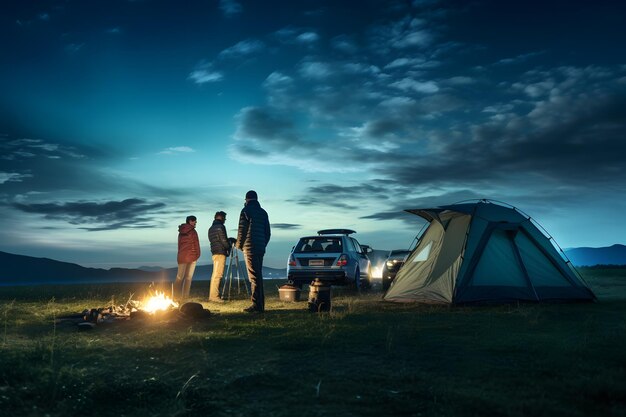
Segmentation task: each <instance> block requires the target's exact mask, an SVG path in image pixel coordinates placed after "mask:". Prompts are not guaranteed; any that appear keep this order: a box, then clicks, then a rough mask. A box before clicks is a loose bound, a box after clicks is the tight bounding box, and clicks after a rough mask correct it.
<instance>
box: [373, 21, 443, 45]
mask: <svg viewBox="0 0 626 417" xmlns="http://www.w3.org/2000/svg"><path fill="white" fill-rule="evenodd" d="M432 27H433V22H428V21H426V20H424V19H422V18H419V17H412V16H406V17H404V18H402V19H400V20H397V21H395V22H392V23H390V24H387V25H382V26H377V27H374V28H372V29H371V30H370V39H371V40H370V47H371V49H373V50H374V51H376V52H378V53H383V54H386V53H389V52H391V51H392V50H394V49H395V50H420V49H425V48H427V47H429V46H431V45H432V44H433V42H434V39H435V35H434V33H433V30H432Z"/></svg>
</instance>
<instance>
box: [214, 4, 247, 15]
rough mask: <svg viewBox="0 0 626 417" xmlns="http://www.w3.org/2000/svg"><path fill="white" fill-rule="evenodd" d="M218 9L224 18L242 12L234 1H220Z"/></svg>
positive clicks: (240, 7)
mask: <svg viewBox="0 0 626 417" xmlns="http://www.w3.org/2000/svg"><path fill="white" fill-rule="evenodd" d="M219 8H220V10H221V11H222V13H223V14H224V16H226V17H232V16H234V15H237V14H239V13H241V12H243V6H242V5H241V3H239V2H238V1H236V0H220V5H219Z"/></svg>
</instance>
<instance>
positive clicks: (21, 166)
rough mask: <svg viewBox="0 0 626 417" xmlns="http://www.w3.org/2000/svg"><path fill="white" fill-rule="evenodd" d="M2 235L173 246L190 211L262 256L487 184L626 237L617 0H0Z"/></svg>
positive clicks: (588, 237) (167, 253) (563, 241)
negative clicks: (252, 196) (246, 221)
mask: <svg viewBox="0 0 626 417" xmlns="http://www.w3.org/2000/svg"><path fill="white" fill-rule="evenodd" d="M0 22H1V24H0V31H1V36H0V45H1V48H2V65H0V90H1V92H2V94H1V95H0V210H1V216H0V250H2V251H6V252H11V253H18V254H23V255H29V256H43V257H50V258H54V259H58V260H63V261H70V262H76V263H79V264H82V265H85V266H95V267H111V266H125V267H138V266H141V265H160V266H167V267H170V266H173V265H175V263H176V241H177V227H178V224H180V223H183V222H184V219H185V217H186V216H187V215H188V214H195V215H196V216H197V217H198V232H199V235H200V238H201V245H202V249H203V256H202V257H201V258H200V263H210V251H209V245H208V239H207V237H206V236H207V235H206V233H207V229H208V227H209V226H210V225H211V222H212V219H213V214H214V213H215V212H216V211H218V210H224V211H226V212H227V213H228V218H227V221H226V226H227V230H228V233H229V235H230V236H234V235H236V227H237V220H238V215H239V211H240V210H241V208H242V207H243V202H244V195H245V193H246V191H248V190H249V189H254V190H256V191H257V192H258V194H259V201H260V203H261V205H262V206H263V207H264V208H265V209H266V210H267V211H268V213H269V216H270V221H271V223H272V231H273V235H272V241H271V242H270V245H269V247H268V253H267V256H266V262H265V264H266V265H268V266H273V267H281V268H283V267H285V265H286V260H287V256H288V253H289V250H290V249H291V247H292V246H293V245H294V244H295V243H296V242H297V239H298V237H300V236H303V235H307V234H311V233H315V231H317V230H319V229H322V228H329V227H348V228H353V229H355V230H356V231H357V232H358V233H357V234H356V235H355V237H356V238H357V239H358V240H359V241H360V242H361V243H364V244H370V245H372V246H373V247H374V248H375V249H398V248H406V247H408V246H409V245H410V244H411V242H412V240H413V237H414V236H415V234H416V233H417V231H418V230H419V229H420V227H421V226H422V224H423V222H422V221H421V220H420V219H419V218H417V217H416V216H413V215H410V214H407V213H404V212H403V211H402V210H403V209H407V208H416V207H431V206H434V205H440V204H451V203H454V202H458V201H461V200H467V199H475V198H490V199H495V200H499V201H504V202H507V203H510V204H512V205H514V206H516V207H519V208H521V209H522V210H523V211H524V212H526V213H528V214H529V215H531V216H532V217H533V218H534V219H536V220H537V221H538V222H539V223H541V224H542V225H543V226H544V227H545V228H546V229H547V230H548V231H549V232H550V233H551V234H552V235H553V236H554V237H555V239H556V241H557V242H558V243H559V244H560V245H561V246H562V247H579V246H609V245H612V244H614V243H626V238H625V236H626V222H625V221H623V213H626V162H625V159H626V47H625V45H626V29H624V28H626V3H624V2H612V1H611V2H609V1H606V2H604V1H593V2H592V1H585V2H576V1H542V2H538V1H537V2H535V1H524V2H510V1H501V0H488V1H480V0H478V1H467V2H460V1H455V2H450V1H436V0H416V1H412V2H411V1H367V0H360V1H343V2H342V1H285V2H280V1H243V0H221V1H218V0H212V1H209V0H207V1H185V2H175V1H151V0H135V1H95V0H93V1H84V0H68V1H8V2H3V5H2V13H1V17H0Z"/></svg>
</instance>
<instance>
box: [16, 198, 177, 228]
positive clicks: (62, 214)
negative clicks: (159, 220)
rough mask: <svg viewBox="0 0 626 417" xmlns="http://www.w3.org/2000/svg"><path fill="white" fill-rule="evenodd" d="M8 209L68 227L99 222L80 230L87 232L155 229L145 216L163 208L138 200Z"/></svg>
mask: <svg viewBox="0 0 626 417" xmlns="http://www.w3.org/2000/svg"><path fill="white" fill-rule="evenodd" d="M12 207H13V208H15V209H17V210H20V211H22V212H25V213H31V214H41V215H43V216H44V218H45V219H48V220H62V221H66V222H68V223H70V224H72V225H84V224H86V223H89V224H93V223H101V225H98V226H88V227H83V228H84V229H86V230H90V231H100V230H113V229H123V228H147V227H155V222H154V219H153V218H151V217H146V216H147V215H149V214H151V213H155V212H158V211H160V210H161V209H163V208H165V204H164V203H149V202H147V201H146V200H143V199H139V198H129V199H126V200H122V201H107V202H103V203H100V202H89V201H79V202H70V203H36V204H24V203H13V204H12Z"/></svg>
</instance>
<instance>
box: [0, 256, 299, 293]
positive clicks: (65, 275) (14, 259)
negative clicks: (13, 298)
mask: <svg viewBox="0 0 626 417" xmlns="http://www.w3.org/2000/svg"><path fill="white" fill-rule="evenodd" d="M0 265H1V267H0V285H2V284H4V285H7V284H16V285H20V284H71V283H85V282H93V283H100V282H151V281H154V282H158V281H164V280H167V281H174V279H175V278H176V272H177V268H159V267H142V268H140V269H128V268H111V269H101V268H86V267H84V266H80V265H77V264H73V263H69V262H61V261H55V260H54V259H48V258H34V257H32V256H24V255H15V254H12V253H6V252H0ZM144 268H145V269H148V270H145V269H144ZM240 272H241V276H242V277H247V273H246V267H245V264H244V262H240ZM212 273H213V265H198V266H197V267H196V271H195V273H194V280H208V279H210V278H211V274H212ZM285 276H287V273H286V269H276V268H269V267H263V277H264V278H269V279H271V278H284V277H285Z"/></svg>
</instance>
